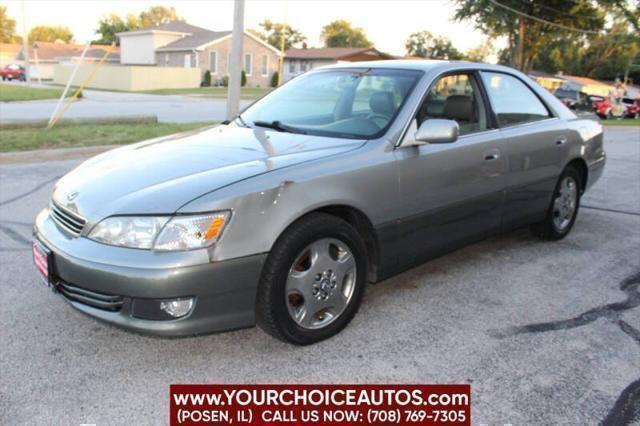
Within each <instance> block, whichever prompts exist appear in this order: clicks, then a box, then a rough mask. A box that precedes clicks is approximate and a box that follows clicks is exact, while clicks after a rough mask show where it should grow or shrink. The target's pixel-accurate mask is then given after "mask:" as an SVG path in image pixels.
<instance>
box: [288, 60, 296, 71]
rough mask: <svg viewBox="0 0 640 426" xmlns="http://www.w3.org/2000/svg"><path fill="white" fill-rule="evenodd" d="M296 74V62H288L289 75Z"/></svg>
mask: <svg viewBox="0 0 640 426" xmlns="http://www.w3.org/2000/svg"><path fill="white" fill-rule="evenodd" d="M295 72H296V61H294V60H293V59H292V60H290V61H289V74H295Z"/></svg>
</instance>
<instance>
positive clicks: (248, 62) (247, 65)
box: [244, 53, 253, 76]
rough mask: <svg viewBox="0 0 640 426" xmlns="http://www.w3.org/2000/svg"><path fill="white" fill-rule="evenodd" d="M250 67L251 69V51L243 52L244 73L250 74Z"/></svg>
mask: <svg viewBox="0 0 640 426" xmlns="http://www.w3.org/2000/svg"><path fill="white" fill-rule="evenodd" d="M252 69H253V55H251V53H245V54H244V73H245V74H246V75H247V76H250V75H251V70H252Z"/></svg>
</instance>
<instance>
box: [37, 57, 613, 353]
mask: <svg viewBox="0 0 640 426" xmlns="http://www.w3.org/2000/svg"><path fill="white" fill-rule="evenodd" d="M605 159H606V155H605V152H604V147H603V131H602V125H601V124H600V123H599V122H597V121H594V120H588V119H583V118H579V117H577V116H576V115H575V114H574V113H573V112H572V111H570V110H569V109H568V108H566V107H565V106H564V105H563V104H562V103H561V102H560V101H559V100H558V99H557V98H555V97H554V96H553V95H551V94H550V93H549V92H547V91H546V90H545V89H543V88H542V87H540V86H538V85H537V84H536V83H535V82H533V81H532V80H531V79H529V78H528V77H527V76H526V75H524V74H522V73H520V72H518V71H516V70H513V69H511V68H507V67H503V66H497V65H485V64H473V63H468V62H443V61H427V60H419V61H396V62H394V61H374V62H359V63H346V64H339V65H333V66H329V67H323V68H319V69H317V70H311V71H308V72H307V73H305V74H302V75H300V76H298V77H296V78H295V79H293V80H291V81H289V82H288V83H286V84H284V85H283V86H281V87H279V88H277V89H275V90H274V91H272V92H271V93H269V94H268V95H266V96H265V97H263V98H261V99H260V100H258V101H256V102H255V103H254V104H252V105H251V106H250V107H249V108H247V109H246V110H245V111H244V112H243V113H242V114H241V115H239V116H238V117H237V118H236V119H235V120H233V121H231V122H227V123H225V124H224V125H220V126H216V127H209V128H205V129H200V130H198V131H191V132H188V133H183V134H178V135H173V136H168V137H162V138H156V139H152V140H150V141H146V142H141V143H138V144H134V145H130V146H126V147H122V148H119V149H116V150H113V151H110V152H107V153H104V154H101V155H99V156H97V157H94V158H92V159H89V160H87V161H86V162H84V163H83V164H82V165H80V166H78V167H77V168H75V169H74V170H73V171H71V172H70V173H68V174H67V175H66V176H64V177H63V178H62V179H61V180H59V181H58V182H57V183H56V185H55V187H54V189H53V193H52V195H51V200H50V205H49V207H48V208H45V209H44V210H42V211H41V212H40V214H39V215H38V217H37V218H36V222H35V226H34V238H35V239H34V244H33V255H34V261H35V265H36V267H37V269H38V270H39V271H40V273H41V275H42V277H43V279H44V281H45V283H46V284H47V285H48V286H49V287H51V288H52V289H53V290H54V291H56V292H57V293H58V294H59V295H60V296H61V297H62V298H63V299H64V300H66V301H67V302H69V303H70V304H71V305H73V306H74V307H75V308H76V309H79V310H81V311H83V312H85V313H87V314H89V315H92V316H94V317H97V318H99V319H101V320H103V321H107V322H111V323H113V324H115V325H119V326H121V327H125V328H128V329H131V330H135V331H139V332H145V333H150V334H155V335H164V336H179V335H193V334H198V333H205V332H212V331H222V330H231V329H237V328H241V327H249V326H253V325H255V324H256V323H257V324H258V325H259V326H260V327H262V328H263V329H264V330H265V331H266V332H267V333H269V334H271V335H272V336H274V337H276V338H278V339H282V340H284V341H287V342H292V343H295V344H310V343H314V342H317V341H320V340H322V339H325V338H328V337H331V336H332V335H334V334H336V333H338V332H339V331H340V330H342V329H343V328H344V327H346V325H347V324H348V323H349V322H350V321H351V319H352V318H353V317H354V315H355V314H356V312H357V310H358V307H359V305H360V303H361V301H362V297H363V293H364V291H365V288H366V286H367V283H370V282H372V283H374V282H378V281H381V280H383V279H386V278H388V277H391V276H393V275H395V274H398V273H399V272H401V271H404V270H406V269H408V268H411V267H414V266H416V265H419V264H420V263H422V262H424V261H426V260H428V259H432V258H434V257H437V256H439V255H442V254H444V253H446V252H448V251H451V250H452V249H454V248H456V247H462V246H464V245H466V244H470V243H472V242H475V241H479V240H482V239H484V238H486V237H488V236H490V235H494V234H496V233H500V232H505V231H508V230H511V229H514V228H518V227H522V226H531V229H532V231H533V233H534V234H535V235H537V236H538V237H540V238H542V239H545V240H559V239H561V238H564V237H565V236H567V235H568V234H569V232H570V231H571V229H572V227H573V225H574V223H575V220H576V216H577V214H578V208H579V205H580V197H581V196H582V194H583V193H584V192H585V191H586V190H587V189H588V188H589V187H590V186H591V185H593V184H594V182H596V181H597V180H598V178H599V177H600V176H601V174H602V172H603V169H604V165H605ZM498 273H501V272H496V274H498ZM470 297H472V296H470ZM428 303H429V301H425V309H429V308H428V306H427V304H428ZM464 308H465V307H464V306H460V309H464ZM383 310H384V309H382V310H381V312H380V313H379V314H380V315H384V312H382V311H383ZM49 320H50V321H55V320H54V319H49ZM387 320H389V321H392V320H393V318H387ZM362 326H365V327H366V326H367V325H366V324H364V325H362ZM371 333H372V334H375V333H376V330H375V328H374V326H373V325H371Z"/></svg>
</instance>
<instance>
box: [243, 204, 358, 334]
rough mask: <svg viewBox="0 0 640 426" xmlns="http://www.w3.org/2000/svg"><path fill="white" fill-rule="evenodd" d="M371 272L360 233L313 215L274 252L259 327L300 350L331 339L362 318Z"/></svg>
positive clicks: (287, 234)
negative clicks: (355, 318) (360, 312)
mask: <svg viewBox="0 0 640 426" xmlns="http://www.w3.org/2000/svg"><path fill="white" fill-rule="evenodd" d="M366 271H367V257H366V248H365V245H364V243H363V242H362V239H361V238H360V235H359V234H358V232H357V231H356V230H355V229H354V228H353V227H352V226H351V225H350V224H349V223H348V222H346V221H344V220H342V219H339V218H337V217H335V216H331V215H327V214H323V213H313V214H311V215H309V216H307V217H305V218H303V219H301V220H299V221H298V222H296V223H294V224H293V225H292V226H291V227H290V228H289V229H288V230H287V231H285V233H284V234H283V235H282V236H281V237H280V238H279V239H278V241H277V242H276V244H275V245H274V247H273V249H272V250H271V253H270V254H269V256H268V258H267V261H266V263H265V266H264V270H263V273H262V277H261V282H260V286H259V288H258V296H257V300H256V319H257V323H258V325H259V326H260V327H261V328H262V329H263V330H264V331H266V332H267V333H269V334H271V335H272V336H274V337H276V338H278V339H280V340H283V341H286V342H290V343H294V344H298V345H307V344H311V343H315V342H318V341H320V340H323V339H326V338H328V337H331V336H333V335H335V334H337V333H338V332H340V331H341V330H342V329H343V328H344V327H346V326H347V324H348V323H349V322H350V321H351V319H352V318H353V316H354V315H355V314H356V312H357V310H358V307H359V305H360V302H361V300H362V296H363V293H364V288H365V285H366Z"/></svg>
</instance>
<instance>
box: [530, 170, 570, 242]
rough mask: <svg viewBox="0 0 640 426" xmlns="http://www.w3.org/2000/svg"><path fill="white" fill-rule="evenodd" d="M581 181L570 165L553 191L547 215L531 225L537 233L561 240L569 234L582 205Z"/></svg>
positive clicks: (548, 238) (543, 236) (544, 237)
mask: <svg viewBox="0 0 640 426" xmlns="http://www.w3.org/2000/svg"><path fill="white" fill-rule="evenodd" d="M581 181H582V180H581V178H580V173H579V172H578V170H577V169H576V168H575V167H573V166H568V167H567V168H566V169H565V170H564V172H563V173H562V175H561V176H560V179H559V180H558V183H557V184H556V188H555V190H554V192H553V197H552V199H551V205H550V206H549V209H548V211H547V216H546V217H545V219H544V220H543V221H541V222H539V223H536V224H534V225H532V226H531V230H532V232H533V233H534V234H535V235H537V236H538V237H540V238H542V239H545V240H560V239H562V238H564V237H566V236H567V235H568V234H569V232H570V231H571V228H573V224H574V222H575V221H576V217H577V215H578V209H579V207H580V194H581V187H580V182H581Z"/></svg>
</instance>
